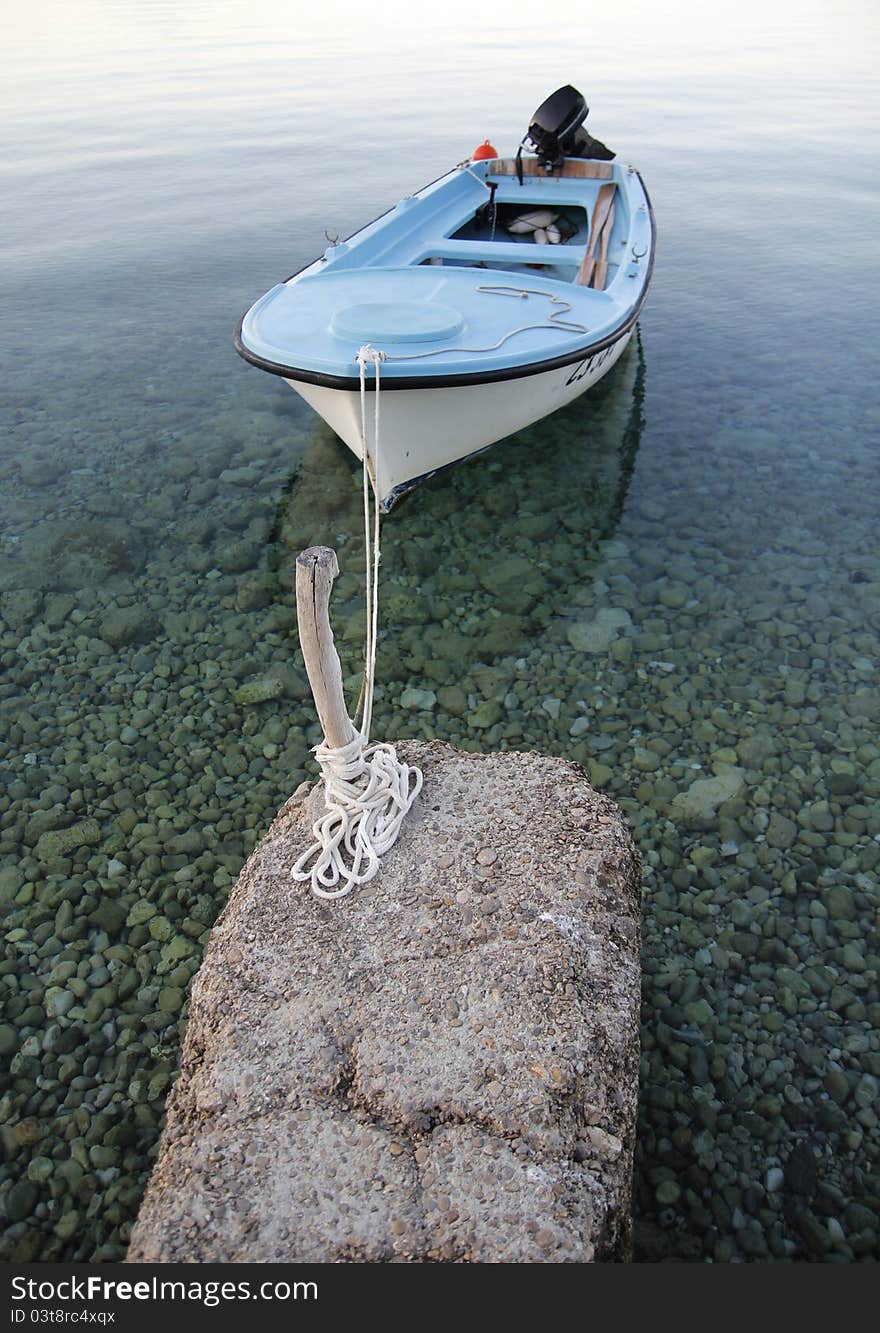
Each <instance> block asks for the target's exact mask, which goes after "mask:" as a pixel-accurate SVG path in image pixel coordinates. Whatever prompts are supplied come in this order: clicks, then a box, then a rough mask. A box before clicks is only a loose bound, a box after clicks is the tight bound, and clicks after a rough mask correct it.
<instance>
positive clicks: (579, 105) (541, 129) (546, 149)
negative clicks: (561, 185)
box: [516, 83, 614, 184]
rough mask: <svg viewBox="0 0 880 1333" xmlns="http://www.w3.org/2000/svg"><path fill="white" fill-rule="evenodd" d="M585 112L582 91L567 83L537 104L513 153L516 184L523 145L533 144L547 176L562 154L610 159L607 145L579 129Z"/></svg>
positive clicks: (586, 111) (520, 169) (557, 164)
mask: <svg viewBox="0 0 880 1333" xmlns="http://www.w3.org/2000/svg"><path fill="white" fill-rule="evenodd" d="M589 111H590V108H589V107H588V106H587V104H586V101H585V100H584V98H583V96H582V94H581V93H579V92H578V90H577V88H572V86H571V84H570V83H567V84H566V85H565V87H564V88H557V89H556V92H555V93H551V95H550V96H549V97H548V98H547V100H546V102H542V103H541V105H540V106H539V107H538V109H537V111H536V112H535V113H534V115H533V116H532V120H531V124H530V125H529V128H528V132H527V133H526V135H525V137H524V138H523V141H522V143H521V144H520V146H519V151H518V152H517V155H516V161H517V175H518V176H519V178H520V184H522V165H521V164H522V151H523V148H524V146H525V145H526V144H531V145H532V146H533V147H534V149H535V152H536V153H537V155H538V158H539V160H540V162H541V166H542V167H543V168H544V170H545V171H546V172H547V174H548V175H550V174H551V173H552V172H554V171H557V170H558V169H559V168H560V167H561V166H562V163H563V160H564V159H565V158H566V157H592V158H598V159H599V160H600V161H602V162H610V160H611V159H612V158H613V157H614V154H613V153H612V152H611V150H610V148H606V147H605V145H604V144H603V143H600V142H599V140H598V139H594V138H593V136H592V135H591V134H588V133H587V131H586V130H585V129H584V128H583V124H584V121H585V120H586V118H587V116H588V115H589Z"/></svg>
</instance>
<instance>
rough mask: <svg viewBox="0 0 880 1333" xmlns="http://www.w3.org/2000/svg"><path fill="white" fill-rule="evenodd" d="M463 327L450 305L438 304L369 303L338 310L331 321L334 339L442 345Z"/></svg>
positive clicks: (410, 302) (462, 322)
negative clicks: (441, 342) (443, 340)
mask: <svg viewBox="0 0 880 1333" xmlns="http://www.w3.org/2000/svg"><path fill="white" fill-rule="evenodd" d="M463 328H464V320H463V319H462V317H461V315H460V314H459V312H458V311H457V310H453V308H452V306H451V305H442V304H440V302H438V301H367V302H363V303H361V304H360V305H349V306H345V307H344V308H343V309H342V310H337V311H336V312H335V313H334V315H333V317H332V319H331V320H330V332H331V333H332V334H333V336H334V337H335V338H350V339H352V340H353V341H354V342H360V343H363V342H371V343H376V344H377V345H378V346H379V347H380V348H381V347H382V346H383V345H384V344H385V343H423V342H440V341H441V339H443V338H453V337H454V336H455V335H456V334H457V333H460V332H461V330H462V329H463Z"/></svg>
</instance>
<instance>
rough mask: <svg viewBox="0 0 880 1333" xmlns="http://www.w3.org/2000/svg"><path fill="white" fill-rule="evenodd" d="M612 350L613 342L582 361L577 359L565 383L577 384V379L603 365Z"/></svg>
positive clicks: (584, 376) (583, 377)
mask: <svg viewBox="0 0 880 1333" xmlns="http://www.w3.org/2000/svg"><path fill="white" fill-rule="evenodd" d="M613 350H614V344H613V343H612V344H611V346H610V347H606V348H605V349H604V350H603V351H601V352H594V353H593V355H592V356H588V357H585V358H584V360H583V361H579V362H578V363H577V365H576V366H575V368H574V370H573V371H572V372H571V374H570V375H569V377H568V379H567V380H566V381H565V382H566V384H577V382H578V380H582V379H585V378H586V376H587V375H589V374H590V373H591V372H592V371H594V370H598V369H599V368H600V366H604V364H605V362H606V361H607V360H608V358H609V356H610V355H611V353H612V351H613Z"/></svg>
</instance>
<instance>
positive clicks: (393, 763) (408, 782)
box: [291, 346, 422, 899]
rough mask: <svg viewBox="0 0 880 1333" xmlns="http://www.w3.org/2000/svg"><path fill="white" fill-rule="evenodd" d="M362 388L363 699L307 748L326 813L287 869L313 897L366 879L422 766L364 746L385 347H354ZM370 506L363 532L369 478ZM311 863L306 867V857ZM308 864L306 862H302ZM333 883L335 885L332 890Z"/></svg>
mask: <svg viewBox="0 0 880 1333" xmlns="http://www.w3.org/2000/svg"><path fill="white" fill-rule="evenodd" d="M357 359H358V365H359V366H360V393H361V450H362V453H363V463H364V469H363V491H364V547H365V551H366V594H367V633H366V644H365V647H364V678H363V684H362V685H361V697H360V699H359V700H358V707H357V709H356V711H355V718H357V716H358V713H359V712H360V709H361V705H363V722H362V725H361V730H360V732H358V734H357V735H356V736H355V737H354V739H353V740H352V741H350V742H349V743H348V744H347V745H343V746H341V747H339V748H338V749H334V748H333V747H332V746H329V745H327V743H326V741H325V742H324V743H323V744H322V745H318V746H316V748H315V751H314V754H315V758H316V759H317V761H318V763H319V765H320V767H321V774H322V776H323V779H324V804H325V807H326V813H325V814H324V815H322V816H321V818H320V819H318V820H316V821H315V823H314V824H313V825H312V834H313V836H314V838H315V841H314V843H313V844H312V846H311V847H309V848H308V850H307V851H306V852H304V853H303V855H302V856H301V857H300V858H299V860H298V861H297V862H296V864H295V865H294V867H293V869H292V871H291V874H292V875H293V878H294V879H298V880H311V885H312V893H314V894H315V896H316V897H318V898H329V899H334V898H344V897H345V895H346V894H348V893H351V891H352V889H354V888H356V887H357V886H358V885H359V884H366V883H368V882H369V881H370V880H371V879H372V878H373V877H374V876H375V875H376V873H377V871H378V869H379V858H380V857H381V856H384V854H385V852H387V851H388V850H389V849H390V848H391V847H393V845H394V843H395V842H396V841H397V836H398V834H399V833H400V828H401V825H402V823H403V820H404V818H405V817H406V814H407V812H408V811H409V809H410V807H411V806H412V803H413V801H414V800H415V799H416V797H417V796H418V794H419V792H420V791H421V789H422V773H421V770H420V769H418V768H415V767H414V766H412V765H410V764H404V763H402V762H401V760H399V759H398V758H397V752H396V750H395V749H394V746H393V745H386V744H383V743H374V744H372V745H370V744H369V737H370V726H371V723H372V718H373V691H374V688H375V681H376V639H377V631H378V624H379V598H378V593H379V556H380V550H379V517H380V508H379V506H380V502H381V496H380V494H379V387H380V380H379V366H380V364H381V362H382V361H384V360H385V353H384V352H380V351H377V350H376V349H375V348H373V347H368V346H365V347H362V348H361V350H360V351H359V352H358V357H357ZM368 364H370V365H372V366H373V368H374V370H375V374H376V392H375V403H374V409H373V457H372V459H371V458H370V451H369V447H368V444H367V403H366V398H367V393H366V367H367V365H368ZM371 482H372V486H373V495H374V497H375V499H374V512H373V524H372V528H373V530H372V536H371V533H370V498H369V488H370V483H371ZM310 862H311V865H310V866H309V863H310ZM307 867H308V868H307ZM337 885H340V887H338V888H337Z"/></svg>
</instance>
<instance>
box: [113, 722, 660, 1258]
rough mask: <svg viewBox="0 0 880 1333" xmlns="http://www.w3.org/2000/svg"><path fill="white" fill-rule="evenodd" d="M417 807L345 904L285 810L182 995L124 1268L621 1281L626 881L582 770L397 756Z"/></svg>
mask: <svg viewBox="0 0 880 1333" xmlns="http://www.w3.org/2000/svg"><path fill="white" fill-rule="evenodd" d="M398 750H399V753H400V755H401V757H402V758H403V759H405V761H406V762H407V763H413V764H417V765H419V767H420V768H421V769H422V771H423V773H424V777H425V783H424V789H423V791H422V793H421V795H420V797H419V799H418V801H417V803H416V805H415V806H414V807H413V810H412V811H411V812H410V814H409V816H408V817H407V820H406V822H405V824H404V828H403V831H402V833H401V835H400V838H399V841H398V842H397V844H396V846H395V847H394V848H393V849H392V850H391V851H390V852H389V853H388V855H387V856H386V858H385V859H384V861H383V864H382V869H381V871H380V873H379V875H378V877H377V878H376V879H375V880H374V881H373V882H372V883H370V884H368V885H367V886H365V887H364V888H362V889H359V890H358V891H357V892H355V893H354V894H352V895H351V896H350V897H349V898H346V899H344V900H342V901H341V902H338V903H326V902H320V901H318V900H317V899H316V898H314V897H313V896H312V895H311V894H310V893H309V892H308V890H307V888H306V887H305V886H303V885H302V884H297V883H295V882H294V881H293V880H292V879H291V876H290V873H289V871H290V866H291V865H292V864H293V862H294V861H295V859H296V857H297V856H298V855H299V854H300V853H301V852H302V851H303V850H304V848H305V847H306V846H307V844H308V842H309V841H310V826H311V822H312V820H313V819H314V818H316V817H317V815H318V814H319V813H320V812H321V810H322V808H323V800H322V794H321V789H320V788H317V789H316V788H313V789H312V791H311V794H309V792H308V791H301V792H299V793H297V794H296V795H295V796H294V797H293V798H292V799H291V800H290V801H288V802H287V804H286V805H285V806H284V808H283V809H282V810H281V812H280V813H279V815H278V817H277V818H276V820H275V822H274V823H273V825H272V827H271V829H270V830H269V832H268V833H267V835H266V836H265V838H264V839H263V840H262V842H261V843H260V844H259V846H258V847H257V848H256V850H255V851H254V853H253V855H252V856H251V858H250V859H249V861H248V862H247V864H246V865H245V867H244V869H243V870H242V872H241V875H240V876H239V879H238V882H237V884H236V885H235V888H234V889H233V892H232V894H231V897H230V900H229V903H228V905H227V907H226V909H225V911H224V913H223V915H222V916H221V918H220V920H219V921H218V923H217V925H216V927H215V929H214V933H213V936H212V939H211V943H210V945H209V948H208V951H207V954H206V957H205V960H204V963H203V965H202V968H201V970H200V972H199V973H198V975H197V977H196V979H195V981H194V983H193V990H192V1002H191V1011H190V1019H189V1027H188V1031H187V1036H186V1042H185V1046H184V1051H183V1060H182V1069H181V1074H180V1078H179V1081H178V1083H177V1085H176V1087H175V1088H174V1090H173V1092H172V1094H171V1098H170V1102H169V1110H168V1121H167V1127H166V1130H165V1134H164V1137H163V1140H162V1144H161V1149H160V1153H159V1158H158V1161H157V1163H156V1166H155V1169H154V1172H153V1176H152V1179H151V1181H150V1184H149V1187H148V1190H147V1194H146V1197H145V1199H144V1203H143V1206H142V1209H141V1213H140V1216H139V1218H138V1222H137V1224H136V1226H135V1229H134V1232H133V1235H132V1240H131V1247H130V1250H129V1255H128V1259H129V1262H162V1263H187V1262H189V1263H205V1262H232V1263H252V1262H277V1261H281V1262H323V1263H339V1262H350V1263H359V1262H364V1263H406V1262H450V1263H589V1262H593V1261H600V1260H611V1261H621V1260H626V1259H627V1258H628V1256H629V1248H630V1234H631V1214H630V1203H631V1173H632V1153H633V1139H634V1124H635V1106H636V1088H637V1079H638V1054H639V1050H638V1031H639V1025H638V1024H639V979H640V961H639V924H640V901H639V882H640V877H639V859H638V853H637V852H636V850H635V848H634V846H633V843H632V840H631V838H630V835H629V833H628V831H627V829H626V826H625V824H624V822H623V818H622V816H621V814H620V812H619V810H618V809H617V807H616V806H615V805H614V804H613V802H612V801H610V800H609V799H608V798H607V797H605V796H603V795H601V794H600V793H598V792H596V791H594V790H593V789H592V788H591V787H590V785H589V783H588V781H587V779H586V777H585V776H584V774H583V772H582V771H581V769H579V768H578V767H577V766H576V765H574V764H571V763H568V762H566V761H564V760H561V759H550V758H546V757H543V756H540V755H535V754H517V753H502V754H490V755H473V754H464V753H462V752H460V751H458V750H455V749H453V748H452V747H450V746H448V745H445V744H441V743H439V742H432V743H422V742H407V743H405V744H401V745H399V746H398Z"/></svg>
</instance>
